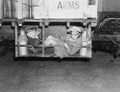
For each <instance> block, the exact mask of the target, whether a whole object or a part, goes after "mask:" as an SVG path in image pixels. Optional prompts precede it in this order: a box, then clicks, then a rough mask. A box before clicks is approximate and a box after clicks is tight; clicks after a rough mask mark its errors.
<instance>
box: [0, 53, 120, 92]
mask: <svg viewBox="0 0 120 92" xmlns="http://www.w3.org/2000/svg"><path fill="white" fill-rule="evenodd" d="M12 57H13V53H11V52H10V53H8V54H7V55H6V56H4V57H1V58H0V92H119V90H120V61H119V59H118V60H117V61H116V62H109V60H110V59H111V58H112V56H111V55H109V54H107V53H102V52H97V53H93V60H92V62H83V61H79V60H78V61H62V62H57V61H44V62H42V61H26V62H25V61H24V62H23V61H17V62H13V58H12Z"/></svg>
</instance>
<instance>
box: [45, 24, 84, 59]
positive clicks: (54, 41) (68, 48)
mask: <svg viewBox="0 0 120 92" xmlns="http://www.w3.org/2000/svg"><path fill="white" fill-rule="evenodd" d="M82 32H83V29H82V28H81V27H76V26H71V27H70V28H69V29H68V30H67V34H66V35H65V36H64V37H59V38H55V37H53V36H48V38H47V39H46V40H45V45H46V46H54V53H55V55H56V56H58V57H60V58H63V57H67V56H71V55H74V54H76V52H78V51H79V50H80V48H81V47H82Z"/></svg>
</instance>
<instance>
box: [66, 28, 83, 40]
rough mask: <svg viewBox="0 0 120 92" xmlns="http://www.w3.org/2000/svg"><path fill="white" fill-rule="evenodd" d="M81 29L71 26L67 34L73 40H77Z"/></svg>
mask: <svg viewBox="0 0 120 92" xmlns="http://www.w3.org/2000/svg"><path fill="white" fill-rule="evenodd" d="M82 32H83V29H82V28H81V27H76V26H71V27H70V28H69V29H68V31H67V33H68V34H71V37H72V38H73V39H77V38H79V37H80V36H81V35H82Z"/></svg>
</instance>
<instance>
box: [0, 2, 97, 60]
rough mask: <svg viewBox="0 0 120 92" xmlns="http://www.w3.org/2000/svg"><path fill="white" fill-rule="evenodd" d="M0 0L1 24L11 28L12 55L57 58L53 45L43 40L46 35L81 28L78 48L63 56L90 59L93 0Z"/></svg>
mask: <svg viewBox="0 0 120 92" xmlns="http://www.w3.org/2000/svg"><path fill="white" fill-rule="evenodd" d="M0 1H1V2H2V3H3V4H0V5H1V6H0V7H3V8H4V9H2V8H1V9H2V10H0V11H1V12H3V14H2V13H1V15H0V16H1V17H0V23H1V26H3V25H11V27H12V28H13V27H14V31H13V33H14V35H15V39H14V40H15V57H57V56H56V55H55V53H54V52H55V51H54V49H53V46H51V45H50V46H46V45H45V41H46V40H47V38H48V37H49V36H52V37H54V38H57V39H58V38H61V37H64V36H65V35H66V34H67V31H68V30H69V29H70V28H71V27H75V28H80V29H81V30H82V33H81V41H82V42H81V43H82V46H76V48H77V47H81V48H80V49H79V50H78V51H77V52H76V53H75V54H74V55H72V54H71V55H69V56H67V57H69V58H70V57H75V58H76V57H77V58H92V38H91V36H92V33H93V32H92V31H93V29H95V27H96V25H97V5H98V1H97V0H52V1H51V0H26V1H24V0H10V1H7V0H0ZM6 10H9V11H6ZM7 14H8V15H7ZM2 15H4V16H2ZM9 15H10V16H9ZM74 30H76V29H74ZM31 43H32V44H31ZM71 52H72V51H71ZM65 57H66V56H65ZM63 58H64V56H63Z"/></svg>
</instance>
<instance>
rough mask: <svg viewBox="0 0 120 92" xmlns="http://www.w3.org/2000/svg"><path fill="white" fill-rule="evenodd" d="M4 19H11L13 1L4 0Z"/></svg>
mask: <svg viewBox="0 0 120 92" xmlns="http://www.w3.org/2000/svg"><path fill="white" fill-rule="evenodd" d="M3 2H4V18H11V0H4V1H3Z"/></svg>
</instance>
